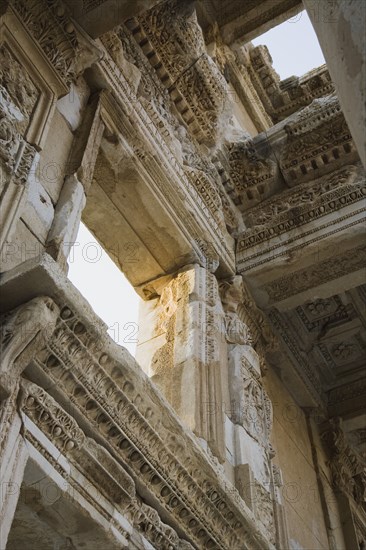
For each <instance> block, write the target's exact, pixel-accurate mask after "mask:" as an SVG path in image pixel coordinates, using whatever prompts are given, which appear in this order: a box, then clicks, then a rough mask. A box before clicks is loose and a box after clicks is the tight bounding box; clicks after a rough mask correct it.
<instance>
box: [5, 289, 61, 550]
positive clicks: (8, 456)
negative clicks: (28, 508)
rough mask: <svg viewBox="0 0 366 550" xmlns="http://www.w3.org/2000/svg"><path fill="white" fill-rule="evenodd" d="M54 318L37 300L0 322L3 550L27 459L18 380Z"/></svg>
mask: <svg viewBox="0 0 366 550" xmlns="http://www.w3.org/2000/svg"><path fill="white" fill-rule="evenodd" d="M57 314H58V308H57V306H56V305H55V304H54V302H53V301H52V300H51V299H50V298H46V297H38V298H34V299H33V300H31V301H30V302H28V303H26V304H23V305H22V306H20V307H18V308H16V309H15V310H13V311H10V312H9V313H5V314H4V315H3V316H2V317H1V320H0V326H1V342H0V344H1V367H0V491H1V493H0V524H1V529H0V532H1V541H0V548H5V547H6V541H7V537H8V534H9V530H10V527H11V523H12V519H13V516H14V513H15V509H16V505H17V502H18V497H19V491H20V485H21V482H22V479H23V473H24V468H25V465H26V462H27V459H28V451H27V449H26V446H25V442H24V439H23V437H22V435H21V433H20V432H21V427H22V423H21V418H20V415H19V414H18V403H17V402H18V391H19V381H20V376H21V374H22V372H23V370H24V369H25V368H26V366H27V365H28V364H29V363H30V361H31V360H32V358H33V357H34V355H35V354H36V353H37V351H38V349H39V347H40V346H42V345H43V344H44V342H45V339H46V338H47V337H49V336H50V335H51V334H52V332H53V330H54V328H55V324H56V319H57Z"/></svg>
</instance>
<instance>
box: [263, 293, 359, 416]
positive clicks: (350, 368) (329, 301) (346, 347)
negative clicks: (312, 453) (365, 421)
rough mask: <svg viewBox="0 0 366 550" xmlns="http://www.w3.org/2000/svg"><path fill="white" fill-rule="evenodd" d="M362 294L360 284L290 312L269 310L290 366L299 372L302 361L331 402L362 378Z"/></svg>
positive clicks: (356, 407)
mask: <svg viewBox="0 0 366 550" xmlns="http://www.w3.org/2000/svg"><path fill="white" fill-rule="evenodd" d="M365 297H366V285H362V286H359V287H357V288H353V289H352V290H349V291H346V292H343V293H341V294H335V295H333V296H331V297H329V298H326V299H320V298H317V299H315V300H312V301H307V302H305V303H303V304H302V305H300V306H297V307H296V308H294V309H292V310H288V311H283V312H280V311H278V310H275V309H272V310H271V311H270V312H269V318H270V320H271V322H272V325H273V327H274V329H275V331H276V333H277V334H278V335H279V336H280V338H281V340H282V343H283V345H284V348H285V349H286V352H287V354H288V355H289V356H290V357H291V360H292V363H293V365H294V367H295V370H297V371H298V372H300V371H303V369H304V362H306V364H307V365H308V367H307V368H309V369H311V370H312V371H313V372H314V373H316V376H317V377H318V379H319V383H320V385H321V391H322V392H324V393H325V394H328V399H329V401H330V403H331V402H332V399H333V398H332V395H333V394H334V392H335V391H338V392H339V391H340V389H342V392H343V393H346V394H347V391H348V390H349V391H351V388H352V386H353V385H354V384H355V383H356V382H357V381H360V380H362V379H363V378H365V377H366V371H365V358H366V300H365ZM347 388H348V390H347ZM360 388H362V383H360V386H359V388H358V389H359V390H360ZM363 392H365V388H364V389H363ZM364 397H365V394H364ZM339 399H340V401H341V398H339ZM358 412H359V403H356V402H355V414H356V413H357V414H358ZM351 413H352V411H351V410H348V414H351Z"/></svg>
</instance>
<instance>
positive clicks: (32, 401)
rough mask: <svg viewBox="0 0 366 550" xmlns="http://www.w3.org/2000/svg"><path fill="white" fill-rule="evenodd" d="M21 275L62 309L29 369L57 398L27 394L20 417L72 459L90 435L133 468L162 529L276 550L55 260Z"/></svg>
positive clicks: (194, 539) (195, 540) (195, 539)
mask: <svg viewBox="0 0 366 550" xmlns="http://www.w3.org/2000/svg"><path fill="white" fill-rule="evenodd" d="M18 273H19V271H18ZM14 275H15V277H14ZM19 275H20V280H21V281H22V287H23V288H24V289H25V288H26V287H27V286H28V283H27V280H28V281H31V280H34V277H37V279H38V281H39V284H40V285H41V286H46V287H47V288H48V289H49V290H50V291H51V293H52V295H53V299H54V300H56V304H57V307H58V308H60V315H59V317H58V319H57V322H56V327H55V330H54V332H52V334H51V335H49V337H48V343H47V345H46V346H45V347H42V346H41V347H40V349H39V351H38V353H37V354H36V355H35V357H34V359H33V361H32V365H31V366H30V367H29V368H28V369H27V376H28V377H29V378H30V379H35V380H39V381H42V385H44V386H45V387H47V388H51V387H52V388H54V391H53V390H51V389H49V390H48V393H50V394H51V395H52V396H53V397H49V396H48V395H47V393H45V391H44V390H42V389H41V388H37V386H34V385H28V386H27V385H26V386H25V391H26V395H28V396H30V397H28V398H25V399H24V401H23V402H24V403H25V410H24V412H25V413H26V414H28V415H30V418H31V419H32V420H33V421H35V422H36V424H37V425H38V427H39V428H40V429H41V430H42V431H43V432H44V433H45V435H46V436H47V437H48V438H51V441H53V442H54V443H55V444H56V446H58V445H61V447H60V448H62V450H63V451H68V452H70V453H73V452H75V451H77V450H78V449H80V450H81V448H82V442H83V441H84V440H85V437H86V436H88V437H91V436H92V437H93V439H95V440H96V441H99V442H100V443H101V444H102V447H103V451H101V452H102V454H103V453H106V452H107V451H108V453H109V454H110V455H111V458H110V459H109V460H111V461H113V459H112V457H114V459H115V460H117V462H118V463H119V464H125V463H126V465H128V471H129V472H130V475H131V476H132V478H133V479H134V480H135V484H136V492H137V494H139V490H142V494H144V495H145V498H147V500H148V501H149V500H150V499H151V503H153V502H156V500H157V501H158V502H159V507H161V509H162V510H163V511H164V512H163V516H162V517H164V521H165V522H167V521H168V522H169V523H170V524H171V526H172V527H173V529H178V531H179V528H180V529H182V525H184V529H183V531H184V533H185V537H186V538H188V539H189V540H190V541H191V543H192V544H193V545H195V546H197V547H199V548H200V547H205V546H207V545H209V546H210V547H212V548H223V549H225V548H228V547H232V548H238V549H239V548H242V545H243V543H245V545H246V547H247V548H256V549H262V548H272V545H271V544H270V543H269V542H267V537H266V534H265V531H264V528H263V527H262V528H261V527H259V528H258V527H257V526H255V525H256V524H255V521H254V518H253V515H252V512H251V511H250V510H249V509H248V508H247V507H246V506H245V504H244V502H243V501H242V500H241V498H240V497H239V494H237V493H235V491H234V490H232V491H230V493H227V492H226V489H225V488H226V487H227V481H226V480H225V478H224V477H222V475H221V474H219V472H218V470H217V469H215V467H214V463H211V461H210V459H209V457H208V455H206V454H205V453H204V451H203V450H202V449H201V448H200V446H199V445H198V443H197V442H196V441H195V439H194V437H193V435H190V434H189V433H188V432H187V430H186V429H184V428H183V426H182V424H181V423H180V421H179V420H178V418H177V417H176V415H175V414H174V412H173V411H172V409H171V407H170V406H169V405H168V403H167V402H166V401H165V400H164V398H163V396H162V395H161V394H160V393H159V392H158V391H157V390H156V389H155V388H154V386H153V385H152V383H151V382H150V381H149V379H148V378H147V377H146V376H144V375H143V374H142V373H141V370H140V368H139V366H138V365H137V364H136V363H135V362H134V360H133V359H132V358H131V357H128V355H127V353H126V352H125V351H124V350H123V349H120V348H118V346H116V345H115V344H114V343H113V342H112V341H111V340H110V339H109V337H107V336H106V335H105V333H104V331H103V330H98V329H97V327H96V323H95V322H93V318H94V319H95V316H94V314H93V313H92V312H91V311H90V310H89V312H88V307H87V304H86V303H85V302H84V300H83V299H81V297H80V296H78V292H77V291H76V289H74V288H73V287H72V285H71V283H70V282H69V281H67V279H66V278H64V276H63V275H62V272H61V271H60V270H59V268H58V267H57V265H56V264H55V263H54V262H53V261H52V260H51V258H50V257H47V256H44V257H43V259H42V260H41V262H40V263H39V262H31V263H30V264H29V266H28V269H26V271H25V272H23V274H21V273H19ZM63 278H64V279H63ZM62 279H63V282H62ZM14 284H15V285H18V284H19V280H17V277H16V274H15V273H14V274H12V275H10V273H9V277H8V282H7V283H6V282H5V281H4V285H5V286H4V287H3V289H4V292H5V294H8V295H10V294H11V291H10V287H13V285H14ZM8 285H10V287H9V286H8ZM5 288H7V290H6V291H5ZM78 301H80V306H79V307H80V309H79V308H78V306H77V303H78ZM4 307H6V305H5V304H4ZM97 324H99V325H100V326H101V327H102V326H103V325H102V324H101V322H100V321H99V320H98V321H97ZM54 400H56V401H54ZM56 402H57V403H56ZM37 403H38V405H37ZM63 403H68V406H69V407H71V410H72V416H73V418H74V420H72V419H71V418H70V417H69V415H68V414H65V413H64V412H62V406H63V405H62V404H63ZM47 404H48V406H47ZM37 407H41V408H42V407H46V409H49V407H51V409H50V410H49V412H48V413H47V414H48V415H49V419H50V420H47V421H46V422H45V423H44V424H43V422H42V416H44V415H42V413H41V412H39V413H36V410H37ZM58 411H59V412H58ZM62 419H64V421H65V422H66V425H67V426H68V427H67V426H63V425H62V424H63V422H62ZM76 422H77V424H76ZM81 427H82V428H81ZM83 434H85V435H83ZM63 438H64V439H63ZM97 472H98V470H97ZM130 483H132V482H130ZM147 495H150V496H147ZM124 498H127V496H126V497H124ZM182 522H184V523H183V524H182ZM167 548H168V546H167Z"/></svg>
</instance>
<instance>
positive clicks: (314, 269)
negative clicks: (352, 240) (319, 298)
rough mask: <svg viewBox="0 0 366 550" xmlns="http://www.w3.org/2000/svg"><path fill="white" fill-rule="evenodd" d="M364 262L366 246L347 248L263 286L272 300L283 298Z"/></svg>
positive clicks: (339, 275)
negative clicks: (345, 250)
mask: <svg viewBox="0 0 366 550" xmlns="http://www.w3.org/2000/svg"><path fill="white" fill-rule="evenodd" d="M365 264H366V247H365V246H360V247H358V248H355V249H352V250H351V251H350V250H348V251H347V252H343V253H341V254H337V255H336V256H334V257H333V258H330V259H328V260H326V261H323V262H321V263H316V264H314V265H312V266H310V267H308V268H303V269H300V270H298V271H295V272H294V273H292V274H290V275H284V276H283V277H281V278H279V279H276V280H274V281H272V282H271V283H268V284H267V285H265V286H264V287H263V288H264V290H265V291H266V292H267V293H268V296H269V297H270V299H271V300H272V301H273V302H275V301H276V302H277V301H281V300H284V299H285V298H288V297H289V296H294V295H295V294H297V293H299V292H303V291H305V290H308V289H310V288H312V287H315V286H318V285H320V284H323V283H325V282H327V281H331V280H333V279H336V278H338V277H342V276H343V275H347V274H348V273H352V272H353V271H357V270H359V269H363V268H364V267H365Z"/></svg>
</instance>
